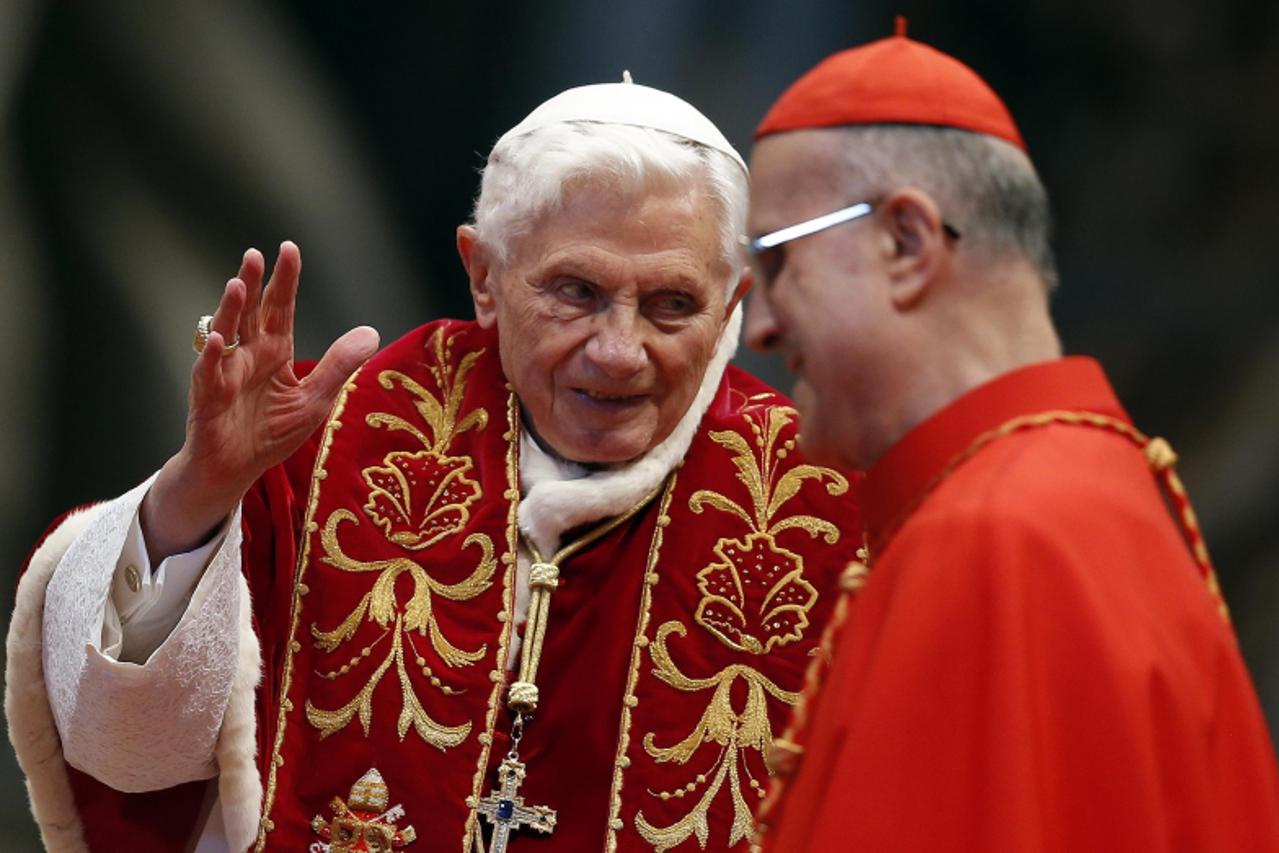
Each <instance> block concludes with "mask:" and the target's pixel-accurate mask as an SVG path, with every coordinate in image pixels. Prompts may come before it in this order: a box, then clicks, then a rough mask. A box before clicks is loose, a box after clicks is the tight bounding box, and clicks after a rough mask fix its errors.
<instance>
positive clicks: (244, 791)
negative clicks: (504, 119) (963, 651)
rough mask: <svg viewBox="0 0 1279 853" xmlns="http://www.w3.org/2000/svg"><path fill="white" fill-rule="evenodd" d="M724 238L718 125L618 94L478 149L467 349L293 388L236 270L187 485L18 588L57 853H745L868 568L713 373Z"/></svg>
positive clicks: (557, 108)
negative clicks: (840, 597)
mask: <svg viewBox="0 0 1279 853" xmlns="http://www.w3.org/2000/svg"><path fill="white" fill-rule="evenodd" d="M745 202H746V168H745V164H744V163H743V162H742V159H741V157H740V156H739V155H738V154H737V152H736V151H734V150H733V148H732V146H730V145H729V144H728V142H727V141H726V140H725V139H724V137H723V136H722V135H721V134H720V133H719V131H718V130H717V129H716V128H715V127H714V125H712V124H711V123H710V122H709V121H708V120H707V119H706V118H705V117H704V116H703V115H702V114H701V113H699V112H697V110H695V109H694V108H693V107H691V106H690V105H689V104H687V103H685V102H683V101H681V100H679V99H678V98H676V97H674V96H672V95H669V94H667V93H664V92H660V91H657V90H654V89H650V88H647V87H643V86H638V85H634V84H631V83H630V82H629V81H627V82H624V83H621V84H609V85H602V86H587V87H582V88H579V89H574V90H570V91H569V92H566V93H563V94H561V95H559V96H557V97H555V98H552V99H551V100H550V101H548V102H547V103H545V104H543V105H542V106H541V107H539V108H538V109H537V110H535V111H534V112H533V113H532V114H530V115H529V116H528V118H526V119H525V120H524V121H523V122H521V123H520V124H519V125H518V126H517V127H516V128H514V129H513V130H512V131H510V132H509V133H507V134H506V135H505V136H503V138H502V139H500V140H499V141H498V143H497V144H496V146H495V147H494V149H493V151H492V153H491V154H490V156H489V160H488V165H487V167H486V169H485V173H484V177H483V183H482V187H481V192H480V195H479V198H478V200H477V203H476V210H475V221H474V223H473V224H470V225H466V226H463V227H461V228H460V229H459V230H458V234H457V244H458V249H459V252H460V254H461V257H462V262H463V264H464V266H465V268H466V273H467V276H468V279H469V283H470V289H471V294H472V297H473V299H474V304H475V312H476V321H475V322H458V321H451V320H444V321H437V322H434V323H430V324H428V325H426V326H423V327H421V328H419V329H417V330H415V331H413V332H411V333H409V334H408V335H406V336H405V337H404V338H402V339H400V340H399V341H396V342H395V343H393V344H391V345H390V346H388V347H386V348H385V349H383V350H382V351H381V352H378V353H376V354H375V353H374V350H375V349H376V348H377V343H378V341H377V336H376V333H374V332H373V331H372V330H371V329H368V328H357V329H354V330H352V331H351V332H349V333H347V334H346V335H345V336H343V337H342V338H340V339H339V340H338V341H337V342H335V343H334V344H333V345H332V347H331V348H330V349H329V351H328V352H327V353H326V354H325V356H324V357H323V358H322V359H321V360H320V361H319V363H318V364H317V365H315V366H314V367H313V368H310V369H308V368H306V367H305V366H303V365H295V364H294V363H293V346H292V327H293V305H294V298H295V294H296V291H297V287H298V279H299V271H300V255H299V252H298V249H297V247H296V246H293V245H292V244H288V243H286V244H285V245H283V246H282V247H281V249H280V253H279V257H278V259H277V260H276V262H275V267H274V271H273V273H272V276H271V280H270V283H269V285H268V286H267V287H265V288H263V287H262V281H263V278H264V277H265V263H264V259H263V257H262V255H261V254H259V253H258V252H256V251H250V252H248V253H246V255H245V256H244V261H243V264H242V266H241V268H240V271H239V274H238V275H237V276H236V277H235V278H233V279H232V280H231V281H230V282H229V283H228V284H227V286H226V289H225V292H224V295H223V297H222V300H221V303H220V305H219V306H218V308H217V311H216V313H215V314H213V315H212V316H211V317H209V318H205V319H204V320H203V321H202V322H201V324H200V327H199V329H198V332H197V338H196V343H197V349H198V350H200V355H199V357H198V358H197V359H196V362H195V367H194V369H193V375H192V388H191V399H190V415H189V418H188V425H187V434H186V441H185V443H184V444H183V446H182V448H181V450H180V451H179V452H178V453H177V454H176V455H174V456H173V457H172V458H171V459H170V460H169V461H168V462H167V463H165V465H164V467H163V468H162V469H161V470H160V472H159V473H158V475H156V476H155V477H154V478H153V479H151V480H148V481H147V482H145V483H143V484H142V485H140V486H139V487H137V488H136V489H134V490H132V491H130V492H129V493H128V494H126V495H124V496H123V497H121V498H118V499H116V500H112V501H107V502H104V503H102V504H98V505H96V506H93V507H90V508H88V509H85V510H83V511H80V512H78V513H75V514H73V515H71V516H69V517H68V518H66V519H65V520H63V521H62V522H61V523H60V524H59V525H58V526H57V527H56V528H55V529H53V530H52V531H51V533H50V534H49V535H48V536H47V538H46V539H45V540H44V542H43V544H42V545H41V546H40V547H39V548H38V549H37V551H36V553H35V554H34V556H33V558H32V560H31V561H30V564H29V567H28V569H27V571H26V574H25V576H24V578H23V580H22V582H21V586H20V589H19V595H18V605H17V609H16V611H15V616H14V620H13V627H12V629H11V632H10V638H9V646H8V648H9V658H8V665H9V672H8V683H7V695H6V710H7V713H8V717H9V722H10V734H11V737H12V738H13V741H14V745H15V748H16V749H17V752H18V756H19V760H20V762H21V764H22V766H23V769H24V771H25V772H26V773H27V777H28V786H29V788H30V791H31V794H32V803H33V809H34V811H35V814H36V818H37V821H38V822H39V824H40V827H41V830H42V832H43V834H44V839H45V843H46V844H47V845H48V846H49V847H50V849H54V850H68V851H70V850H85V849H91V850H110V851H115V850H126V849H127V850H130V851H134V852H135V853H137V851H161V850H183V849H192V848H193V847H194V848H196V849H199V850H201V851H213V850H223V851H226V850H231V851H242V850H245V849H247V848H253V849H255V850H287V851H299V850H308V851H313V853H322V851H323V852H325V853H339V852H340V851H348V850H378V851H386V850H405V851H409V853H412V851H422V853H430V851H485V850H487V851H488V853H501V851H506V850H507V849H508V847H509V848H510V849H513V850H515V851H519V850H523V849H529V850H533V849H538V850H547V851H551V850H555V851H573V853H578V851H585V850H610V851H611V850H617V851H665V850H671V849H691V848H693V847H694V846H696V847H697V848H699V849H714V850H733V849H737V850H740V849H744V848H745V846H746V844H747V841H748V838H749V836H750V835H751V833H752V830H753V820H752V815H751V805H750V804H751V801H756V802H757V801H758V800H759V799H760V798H762V796H763V792H764V788H765V785H764V781H765V779H766V777H767V772H768V771H767V770H766V768H765V766H764V762H763V752H764V749H765V747H766V746H767V745H768V743H769V742H770V741H771V740H772V737H773V734H774V731H775V729H776V728H777V727H779V726H780V725H781V723H782V722H783V721H784V720H785V718H786V715H787V713H788V711H789V709H790V706H791V705H793V704H794V702H795V701H796V700H797V698H798V695H799V694H798V691H799V688H800V686H801V683H802V676H803V671H804V668H805V666H806V665H807V662H808V660H809V659H810V657H811V656H812V653H813V652H814V651H815V648H816V645H817V641H818V638H819V632H820V629H821V626H822V625H823V623H824V622H825V620H826V619H827V617H828V616H829V614H830V613H831V611H832V608H833V604H834V601H835V599H836V598H837V595H836V580H837V577H838V576H839V574H840V572H841V571H842V570H843V569H844V567H845V565H846V564H847V562H848V561H849V560H850V559H851V558H852V557H853V556H854V553H855V551H856V548H857V547H858V545H859V544H860V535H859V532H858V531H859V528H860V521H859V519H858V518H857V515H856V512H855V510H854V508H853V506H852V504H851V503H850V500H849V494H850V493H849V483H848V480H847V479H846V478H845V477H844V476H842V475H840V474H838V473H836V472H835V471H833V470H831V469H828V468H822V467H818V466H814V465H811V464H808V463H807V462H806V461H805V460H804V459H803V458H802V456H801V455H800V454H799V453H798V451H797V450H796V427H795V412H794V409H792V408H790V407H789V405H788V403H787V401H786V400H784V399H783V398H782V397H780V396H779V395H777V394H776V392H774V391H772V390H771V389H769V388H767V387H766V386H764V385H762V384H760V383H759V382H757V381H755V380H753V379H751V378H750V377H748V376H746V375H745V374H743V373H741V372H740V371H737V370H735V369H734V368H732V367H730V366H728V364H727V361H728V359H729V358H730V356H731V355H732V352H733V350H734V348H735V345H736V336H737V332H738V329H739V327H740V317H741V313H740V310H738V309H737V307H736V306H737V304H738V302H739V300H740V299H741V296H742V294H743V292H744V290H745V286H746V279H745V278H744V276H743V271H742V270H743V265H742V263H741V255H740V249H739V245H738V236H739V235H740V233H741V231H742V228H743V224H744V219H745ZM841 525H846V526H847V528H848V529H850V530H852V531H853V532H852V533H845V532H844V530H843V529H842V527H841ZM210 780H216V784H211V782H210Z"/></svg>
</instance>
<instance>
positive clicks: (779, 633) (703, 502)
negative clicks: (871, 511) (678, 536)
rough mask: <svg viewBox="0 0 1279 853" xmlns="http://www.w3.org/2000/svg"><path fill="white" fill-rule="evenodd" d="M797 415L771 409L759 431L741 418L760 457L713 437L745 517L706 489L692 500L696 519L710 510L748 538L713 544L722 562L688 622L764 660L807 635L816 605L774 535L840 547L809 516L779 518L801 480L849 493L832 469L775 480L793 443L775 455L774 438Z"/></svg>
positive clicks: (703, 578)
mask: <svg viewBox="0 0 1279 853" xmlns="http://www.w3.org/2000/svg"><path fill="white" fill-rule="evenodd" d="M795 414H796V412H795V410H794V409H792V408H789V407H784V406H776V407H773V408H770V409H768V416H767V422H766V423H765V424H764V425H762V426H761V424H759V423H757V422H756V420H755V419H754V418H753V417H752V416H751V414H750V413H749V412H748V413H747V414H746V420H747V422H748V423H749V424H750V426H751V432H752V433H754V436H755V442H754V444H755V449H758V455H757V454H756V450H755V449H752V447H751V445H750V444H748V443H747V441H746V439H745V438H743V437H742V436H741V435H739V434H738V433H735V432H732V431H731V430H725V431H723V432H713V433H711V439H712V440H713V441H714V442H715V443H716V444H718V445H720V446H721V447H724V448H726V449H728V450H730V451H732V453H733V464H734V465H735V466H736V467H737V479H738V480H739V481H741V482H742V483H743V484H744V485H745V486H746V488H747V491H748V492H749V493H750V496H751V511H750V512H747V510H746V509H744V508H743V507H742V506H741V504H739V503H737V502H736V501H734V500H732V499H731V498H729V497H727V496H725V495H722V494H720V493H719V492H714V491H710V490H709V489H702V490H701V491H698V492H696V493H695V494H694V495H693V496H692V497H691V498H690V499H689V509H691V510H692V511H693V512H695V513H701V512H703V511H704V510H705V508H706V507H708V506H709V507H713V508H715V509H718V510H722V511H724V512H727V513H730V514H732V515H735V516H737V517H738V518H740V519H742V521H744V522H746V524H747V525H748V526H749V528H750V530H751V532H750V533H749V534H747V536H746V537H745V539H730V538H722V539H720V540H719V542H717V543H716V545H715V549H714V551H715V555H716V556H718V557H719V558H720V560H719V562H715V563H711V564H710V565H708V566H706V567H705V568H704V569H702V570H701V571H700V572H698V573H697V579H698V584H697V586H698V589H700V590H701V591H702V596H703V597H702V601H701V603H700V604H698V606H697V612H696V613H695V614H694V616H693V618H694V619H695V620H696V621H697V624H699V625H701V626H702V627H703V628H705V629H706V630H708V631H710V632H711V633H712V634H714V635H715V636H716V637H718V638H719V639H720V641H722V642H723V643H724V644H725V645H727V646H729V647H730V648H732V649H735V650H737V651H745V652H750V653H751V654H767V653H768V652H769V651H771V650H772V649H773V648H774V647H776V646H784V645H787V644H788V643H793V642H795V641H796V640H799V639H800V638H802V637H803V636H804V629H805V628H807V627H808V611H809V610H810V609H812V607H813V605H814V604H815V603H816V602H817V590H815V589H814V588H813V585H812V584H810V583H809V582H808V581H807V580H805V579H804V561H803V559H802V558H801V557H800V556H799V555H798V554H796V553H794V552H792V551H788V550H787V549H785V548H781V547H779V546H778V545H777V541H776V538H775V537H776V535H777V534H778V533H779V532H781V531H783V530H788V529H791V528H800V529H802V530H805V531H807V532H808V534H809V535H811V536H822V537H824V538H825V541H826V542H827V544H830V545H834V544H835V543H836V542H838V541H839V530H838V528H836V527H835V525H833V524H831V523H830V522H829V521H826V520H825V519H821V518H817V517H816V516H812V515H791V516H786V517H783V518H780V519H779V518H777V514H778V511H779V510H780V509H781V508H782V506H783V505H784V504H785V503H786V502H787V501H789V500H790V499H791V498H793V497H795V495H797V494H799V490H800V488H801V487H802V486H803V484H804V481H805V480H810V479H811V480H817V481H818V482H821V481H822V480H824V479H829V482H828V483H827V484H826V491H827V492H828V493H830V494H831V495H842V494H844V493H845V492H847V491H848V481H847V480H846V479H844V478H843V477H842V476H840V475H839V474H837V473H836V472H834V471H832V470H831V469H830V468H821V467H818V466H816V465H796V466H794V467H792V468H790V469H789V470H787V471H786V472H785V473H782V474H781V475H780V477H779V476H778V469H779V468H780V467H781V465H780V463H781V462H782V461H783V460H784V459H785V458H786V456H787V455H788V454H789V452H790V451H791V450H793V449H794V447H795V441H794V439H788V440H786V441H785V442H783V443H782V445H781V446H780V447H778V446H777V444H778V438H779V436H780V434H781V431H782V430H783V429H784V428H785V427H786V426H787V425H788V424H789V423H790V422H791V420H792V418H793V416H794V415H795Z"/></svg>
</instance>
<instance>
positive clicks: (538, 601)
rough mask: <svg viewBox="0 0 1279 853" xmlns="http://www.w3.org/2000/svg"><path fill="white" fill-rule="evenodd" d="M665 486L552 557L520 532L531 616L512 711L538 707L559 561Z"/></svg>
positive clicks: (603, 533) (613, 526)
mask: <svg viewBox="0 0 1279 853" xmlns="http://www.w3.org/2000/svg"><path fill="white" fill-rule="evenodd" d="M664 488H666V481H665V480H663V481H662V482H661V483H659V484H658V486H657V488H655V489H653V490H652V491H651V492H649V493H648V494H647V495H645V496H644V497H643V498H642V499H641V500H640V502H639V503H637V504H635V506H633V507H631V508H630V509H628V510H627V511H626V512H624V513H622V514H621V515H618V516H614V517H613V518H611V519H609V520H608V521H606V522H604V523H603V524H601V525H599V526H597V527H595V528H594V529H592V530H590V531H588V532H587V533H585V534H584V535H582V536H580V537H578V538H577V539H574V540H573V541H572V542H570V543H568V544H567V545H565V546H564V547H563V548H561V549H559V550H558V551H556V552H555V554H554V555H553V556H552V557H551V559H549V560H547V559H544V558H543V557H542V552H541V551H539V550H538V548H537V546H536V545H534V544H533V542H532V541H530V540H529V539H528V537H526V536H524V534H522V533H521V534H520V539H521V540H522V541H523V542H524V547H526V548H528V552H529V555H530V556H531V557H532V558H533V561H532V565H531V566H530V567H529V581H528V585H529V602H528V616H527V618H526V619H525V622H524V644H523V646H522V648H521V649H520V674H519V678H518V679H517V680H516V681H513V682H511V687H510V690H509V691H508V692H507V698H506V704H507V706H508V707H509V708H510V709H511V710H512V711H515V712H516V713H519V714H526V715H527V714H532V713H533V712H534V711H536V710H537V701H538V694H537V668H538V665H539V664H540V663H541V660H542V646H543V645H544V644H545V642H546V626H547V622H548V620H549V618H550V610H551V595H552V593H554V592H555V589H556V587H558V586H559V575H560V568H559V567H560V564H561V563H563V562H564V561H565V560H567V559H568V558H570V557H572V556H573V555H575V554H577V553H578V552H579V551H581V550H582V549H583V548H585V547H587V546H588V545H591V544H593V543H594V542H596V541H598V540H599V539H601V538H602V537H604V536H607V535H608V534H609V533H611V532H612V531H613V530H615V529H616V528H617V527H618V526H619V525H621V524H623V523H624V522H626V521H627V520H629V519H630V518H631V517H633V516H634V515H635V514H636V513H638V512H639V511H640V510H642V509H643V508H644V507H646V506H648V505H649V503H651V502H652V501H653V499H654V498H656V497H657V496H658V495H659V494H661V492H662V490H663V489H664Z"/></svg>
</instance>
